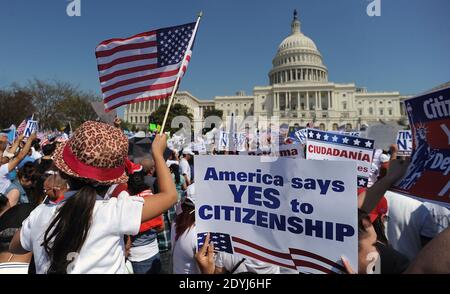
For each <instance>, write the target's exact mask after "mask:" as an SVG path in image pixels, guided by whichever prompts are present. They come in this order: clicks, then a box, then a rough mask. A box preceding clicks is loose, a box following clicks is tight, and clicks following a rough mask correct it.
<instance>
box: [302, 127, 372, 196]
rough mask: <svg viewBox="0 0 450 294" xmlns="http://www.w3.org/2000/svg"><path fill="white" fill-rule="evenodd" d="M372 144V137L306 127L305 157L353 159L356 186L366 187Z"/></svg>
mask: <svg viewBox="0 0 450 294" xmlns="http://www.w3.org/2000/svg"><path fill="white" fill-rule="evenodd" d="M373 145H374V141H373V140H372V139H366V138H360V137H353V136H346V135H342V134H338V133H331V132H324V131H319V130H313V129H308V139H307V141H306V159H319V160H324V159H325V160H342V161H355V162H356V163H357V175H358V178H357V183H358V187H367V184H368V180H369V174H370V167H371V164H372V157H373Z"/></svg>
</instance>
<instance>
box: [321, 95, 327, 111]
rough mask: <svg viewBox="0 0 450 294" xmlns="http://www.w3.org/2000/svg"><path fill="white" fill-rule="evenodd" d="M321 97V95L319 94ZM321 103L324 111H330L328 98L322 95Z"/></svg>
mask: <svg viewBox="0 0 450 294" xmlns="http://www.w3.org/2000/svg"><path fill="white" fill-rule="evenodd" d="M319 95H321V94H319ZM320 102H321V104H322V109H323V110H328V108H329V106H328V97H327V96H322V95H321V97H320Z"/></svg>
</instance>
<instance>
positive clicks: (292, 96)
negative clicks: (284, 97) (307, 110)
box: [291, 92, 298, 110]
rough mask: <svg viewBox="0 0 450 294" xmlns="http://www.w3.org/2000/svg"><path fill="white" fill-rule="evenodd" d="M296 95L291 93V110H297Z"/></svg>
mask: <svg viewBox="0 0 450 294" xmlns="http://www.w3.org/2000/svg"><path fill="white" fill-rule="evenodd" d="M297 97H298V93H296V92H294V93H291V109H292V110H297V102H298V98H297Z"/></svg>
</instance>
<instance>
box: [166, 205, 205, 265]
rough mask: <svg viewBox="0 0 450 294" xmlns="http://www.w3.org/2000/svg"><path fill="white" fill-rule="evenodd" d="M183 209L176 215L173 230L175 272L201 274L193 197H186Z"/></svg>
mask: <svg viewBox="0 0 450 294" xmlns="http://www.w3.org/2000/svg"><path fill="white" fill-rule="evenodd" d="M181 209H182V212H181V213H180V214H178V215H177V216H176V217H175V221H174V222H173V224H172V230H171V243H172V264H173V273H174V274H200V270H199V268H198V266H197V263H196V261H195V253H196V251H197V249H196V248H197V230H196V229H195V207H194V201H193V199H192V198H190V197H188V198H186V199H185V201H184V202H182V204H181Z"/></svg>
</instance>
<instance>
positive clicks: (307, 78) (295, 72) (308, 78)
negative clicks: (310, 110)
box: [269, 10, 328, 85]
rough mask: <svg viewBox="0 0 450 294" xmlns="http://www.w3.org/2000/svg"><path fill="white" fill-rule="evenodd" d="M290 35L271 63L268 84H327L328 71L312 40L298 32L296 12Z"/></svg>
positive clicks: (298, 24)
mask: <svg viewBox="0 0 450 294" xmlns="http://www.w3.org/2000/svg"><path fill="white" fill-rule="evenodd" d="M291 29H292V31H291V35H289V36H288V37H287V38H286V39H284V40H283V41H282V42H281V44H280V46H278V52H277V54H276V56H275V58H274V59H273V61H272V65H273V67H272V70H271V71H270V72H269V79H270V84H271V85H273V84H284V83H294V82H327V81H328V69H327V67H326V66H325V65H324V64H323V61H322V55H321V54H320V52H319V50H318V49H317V46H316V44H315V43H314V41H313V40H311V39H310V38H308V37H307V36H305V35H304V34H303V33H302V32H301V30H300V21H299V20H298V18H297V11H296V10H294V19H293V20H292V24H291Z"/></svg>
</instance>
